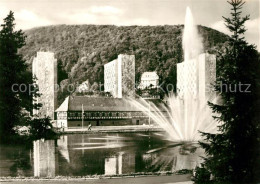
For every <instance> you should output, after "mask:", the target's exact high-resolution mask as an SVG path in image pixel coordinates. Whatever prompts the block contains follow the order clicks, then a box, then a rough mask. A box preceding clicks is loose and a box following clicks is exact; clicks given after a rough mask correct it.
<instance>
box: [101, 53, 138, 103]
mask: <svg viewBox="0 0 260 184" xmlns="http://www.w3.org/2000/svg"><path fill="white" fill-rule="evenodd" d="M104 82H105V84H104V87H105V92H110V93H111V94H112V95H113V97H115V98H122V97H123V96H124V97H125V96H134V94H135V57H134V55H123V54H120V55H119V56H118V59H116V60H113V61H111V62H109V63H107V64H105V65H104Z"/></svg>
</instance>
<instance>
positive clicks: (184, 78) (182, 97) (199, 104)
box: [131, 7, 217, 142]
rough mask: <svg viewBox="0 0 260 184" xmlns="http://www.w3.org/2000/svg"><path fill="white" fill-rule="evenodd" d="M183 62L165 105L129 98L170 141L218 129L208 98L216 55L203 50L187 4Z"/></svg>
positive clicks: (194, 139)
mask: <svg viewBox="0 0 260 184" xmlns="http://www.w3.org/2000/svg"><path fill="white" fill-rule="evenodd" d="M182 44H183V50H184V62H182V63H179V64H177V95H174V94H170V95H169V96H168V98H167V99H166V101H167V105H162V106H160V107H158V106H156V105H155V104H153V103H151V102H147V101H145V100H143V99H141V98H140V100H131V101H132V104H133V105H134V106H136V107H137V108H138V109H139V110H142V111H143V112H144V113H146V115H147V116H149V117H150V118H151V119H152V120H153V121H154V122H155V123H157V124H158V125H159V126H160V127H162V128H163V129H164V130H165V131H166V132H167V133H168V135H169V137H170V139H171V140H172V141H178V142H180V141H181V142H187V141H188V142H197V141H198V140H200V139H201V137H200V133H199V131H202V132H212V133H215V132H216V131H217V123H216V122H215V121H214V119H213V118H212V111H211V109H210V108H209V106H208V104H207V102H208V101H211V102H216V99H217V98H216V94H215V91H214V88H213V86H212V84H213V83H214V81H215V80H216V69H215V68H216V57H215V56H214V55H211V54H206V53H204V54H201V53H202V52H203V46H202V39H201V37H200V35H199V34H198V30H197V27H196V26H195V23H194V20H193V16H192V13H191V10H190V8H189V7H187V9H186V17H185V26H184V32H183V42H182Z"/></svg>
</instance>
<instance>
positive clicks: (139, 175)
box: [0, 170, 192, 182]
mask: <svg viewBox="0 0 260 184" xmlns="http://www.w3.org/2000/svg"><path fill="white" fill-rule="evenodd" d="M157 176H161V177H163V176H172V177H174V176H175V177H179V176H183V177H185V178H189V180H186V181H190V180H191V176H192V174H191V171H189V170H187V171H185V172H183V173H182V171H175V172H147V173H143V172H142V173H132V174H117V175H86V176H55V177H34V176H17V177H12V176H6V177H0V182H15V181H85V180H101V179H120V178H121V179H124V178H145V177H157Z"/></svg>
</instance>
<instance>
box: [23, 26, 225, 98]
mask: <svg viewBox="0 0 260 184" xmlns="http://www.w3.org/2000/svg"><path fill="white" fill-rule="evenodd" d="M182 31H183V25H175V26H168V25H165V26H121V27H118V26H112V25H56V26H47V27H40V28H34V29H31V30H27V31H25V33H26V35H27V39H26V45H25V46H24V47H23V48H22V49H21V53H22V54H23V55H24V57H25V59H26V60H27V61H28V63H31V62H32V59H33V57H35V56H36V53H37V51H51V52H54V53H55V57H56V58H57V59H58V64H59V79H58V80H59V82H61V85H62V86H63V87H64V86H66V85H68V84H71V83H75V82H79V83H81V82H82V81H85V80H86V79H89V81H90V83H91V84H93V83H94V82H102V83H103V81H104V80H103V65H104V64H106V63H107V62H109V61H112V60H113V59H116V58H117V56H118V55H119V54H134V55H135V58H136V80H137V81H138V80H139V78H140V74H141V73H142V72H144V71H154V70H156V71H157V72H158V74H159V75H160V79H161V80H163V81H165V82H166V83H175V80H176V72H175V65H176V63H178V62H182V60H183V59H182V58H183V54H182V45H181V43H182ZM199 33H200V34H201V35H202V37H203V43H204V49H205V51H208V52H212V51H213V50H214V49H216V48H220V47H221V46H222V44H223V43H224V42H225V41H226V40H227V39H228V37H227V36H226V35H224V34H223V33H220V32H218V31H216V30H213V29H210V28H207V27H203V26H199ZM65 95H67V94H66V92H63V94H61V93H60V94H59V99H60V100H62V99H63V98H64V96H65Z"/></svg>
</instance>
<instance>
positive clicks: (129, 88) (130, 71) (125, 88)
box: [118, 54, 135, 97]
mask: <svg viewBox="0 0 260 184" xmlns="http://www.w3.org/2000/svg"><path fill="white" fill-rule="evenodd" d="M118 61H119V63H121V66H122V84H121V85H122V96H124V97H134V95H135V56H134V55H122V54H120V55H119V56H118Z"/></svg>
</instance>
